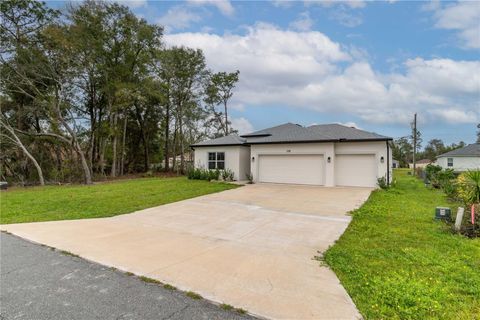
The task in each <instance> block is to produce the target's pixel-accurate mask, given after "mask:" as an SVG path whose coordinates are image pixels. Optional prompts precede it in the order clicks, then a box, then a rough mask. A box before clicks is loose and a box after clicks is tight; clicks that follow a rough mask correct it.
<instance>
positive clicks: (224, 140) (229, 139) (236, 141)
mask: <svg viewBox="0 0 480 320" xmlns="http://www.w3.org/2000/svg"><path fill="white" fill-rule="evenodd" d="M246 141H247V139H245V138H241V137H239V136H237V135H236V134H231V135H228V136H225V137H220V138H217V139H212V140H207V141H202V142H199V143H196V144H193V145H192V147H202V146H229V145H232V146H238V145H242V144H245V142H246Z"/></svg>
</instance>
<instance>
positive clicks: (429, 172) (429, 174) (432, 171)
mask: <svg viewBox="0 0 480 320" xmlns="http://www.w3.org/2000/svg"><path fill="white" fill-rule="evenodd" d="M440 171H442V167H440V166H436V165H434V164H429V165H427V166H426V167H425V175H426V178H427V180H428V181H432V178H433V177H434V176H435V175H436V174H437V173H438V172H440Z"/></svg>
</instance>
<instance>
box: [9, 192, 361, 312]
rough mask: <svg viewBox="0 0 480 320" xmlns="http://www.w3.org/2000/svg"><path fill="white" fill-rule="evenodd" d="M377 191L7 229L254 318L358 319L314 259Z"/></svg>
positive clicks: (191, 205)
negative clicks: (148, 278)
mask: <svg viewBox="0 0 480 320" xmlns="http://www.w3.org/2000/svg"><path fill="white" fill-rule="evenodd" d="M370 191H371V189H368V188H325V187H316V186H300V185H276V184H255V185H248V186H244V187H241V188H238V189H235V190H229V191H224V192H221V193H217V194H211V195H207V196H202V197H198V198H194V199H189V200H185V201H180V202H176V203H171V204H168V205H163V206H159V207H154V208H150V209H146V210H142V211H138V212H135V213H131V214H126V215H121V216H116V217H112V218H101V219H85V220H72V221H55V222H40V223H27V224H17V225H4V226H2V229H3V230H7V231H9V232H12V233H14V234H16V235H19V236H21V237H24V238H26V239H29V240H32V241H35V242H39V243H43V244H46V245H49V246H52V247H55V248H58V249H61V250H66V251H69V252H72V253H75V254H77V255H80V256H81V257H84V258H86V259H90V260H92V261H96V262H98V263H101V264H104V265H107V266H114V267H116V268H118V269H121V270H124V271H129V272H133V273H135V274H139V275H145V276H148V277H151V278H155V279H158V280H160V281H162V282H165V283H169V284H172V285H174V286H176V287H178V288H180V289H183V290H191V291H194V292H197V293H199V294H200V295H202V296H203V297H205V298H207V299H210V300H212V301H216V302H224V303H227V304H231V305H234V306H235V307H239V308H243V309H245V310H247V311H249V312H250V313H252V314H254V315H259V316H264V317H267V318H278V319H356V318H360V314H359V313H358V311H357V309H356V307H355V305H354V304H353V302H352V301H351V299H350V297H349V296H348V294H347V293H346V291H345V289H344V288H343V287H342V286H341V284H340V283H339V281H338V279H337V277H336V276H335V274H334V273H333V272H332V271H331V270H330V269H328V268H327V267H323V266H320V263H319V262H318V261H316V260H314V259H313V257H314V256H316V255H319V253H318V251H320V252H323V251H324V250H326V249H327V248H328V247H329V246H330V245H332V244H333V243H334V241H335V240H337V239H338V238H339V237H340V235H341V234H342V233H343V232H344V230H345V228H346V227H347V226H348V224H349V222H350V219H351V218H350V217H349V216H347V215H345V214H346V213H347V212H348V211H350V210H353V209H355V208H357V207H358V206H360V205H361V204H362V203H363V202H364V201H365V200H366V199H367V198H368V196H369V194H370Z"/></svg>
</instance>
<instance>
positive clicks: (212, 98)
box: [205, 70, 240, 135]
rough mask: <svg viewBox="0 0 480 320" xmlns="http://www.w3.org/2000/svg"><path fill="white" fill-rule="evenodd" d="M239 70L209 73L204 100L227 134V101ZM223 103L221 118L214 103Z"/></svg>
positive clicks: (228, 131)
mask: <svg viewBox="0 0 480 320" xmlns="http://www.w3.org/2000/svg"><path fill="white" fill-rule="evenodd" d="M239 74H240V71H238V70H237V71H235V72H231V73H227V72H218V73H214V74H213V75H211V77H210V79H209V83H208V86H207V89H206V94H207V97H206V99H205V102H206V103H207V105H209V106H211V112H212V114H213V119H214V120H215V121H218V122H219V124H220V126H221V127H223V130H224V135H228V134H229V133H230V130H229V129H228V126H229V124H230V122H229V120H228V108H227V103H228V101H229V100H230V98H231V97H232V96H233V89H234V88H235V85H236V84H237V82H238V75H239ZM219 104H222V105H223V110H224V114H223V116H224V117H223V120H222V114H221V112H220V113H218V112H217V111H216V110H215V105H219Z"/></svg>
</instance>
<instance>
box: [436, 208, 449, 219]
mask: <svg viewBox="0 0 480 320" xmlns="http://www.w3.org/2000/svg"><path fill="white" fill-rule="evenodd" d="M451 216H452V210H451V209H450V208H447V207H436V208H435V219H438V220H450V218H451Z"/></svg>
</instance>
